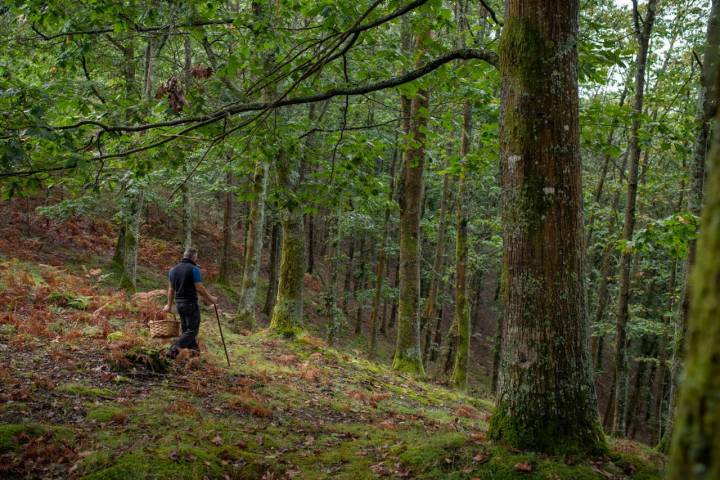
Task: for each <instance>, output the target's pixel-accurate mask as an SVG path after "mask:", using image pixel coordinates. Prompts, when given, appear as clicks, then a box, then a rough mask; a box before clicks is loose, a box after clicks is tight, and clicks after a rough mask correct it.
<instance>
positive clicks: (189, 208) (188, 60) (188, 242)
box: [148, 36, 193, 250]
mask: <svg viewBox="0 0 720 480" xmlns="http://www.w3.org/2000/svg"><path fill="white" fill-rule="evenodd" d="M184 52H185V65H184V69H183V72H184V82H183V83H184V87H185V91H186V92H187V91H188V90H190V83H191V81H192V74H191V70H192V42H191V40H190V36H186V37H185V39H184ZM151 95H152V94H151V91H148V97H150V96H151ZM188 174H189V172H188V163H187V161H186V162H185V163H184V164H183V184H182V188H181V190H182V206H183V233H184V239H183V247H184V248H185V249H186V250H187V249H188V248H190V247H192V245H193V237H192V226H193V221H192V220H193V218H192V217H193V215H192V212H193V199H192V192H191V191H190V186H191V182H190V179H189V178H187V176H188Z"/></svg>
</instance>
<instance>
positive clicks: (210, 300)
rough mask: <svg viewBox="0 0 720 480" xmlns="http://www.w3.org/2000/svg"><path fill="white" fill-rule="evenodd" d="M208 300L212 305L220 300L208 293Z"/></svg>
mask: <svg viewBox="0 0 720 480" xmlns="http://www.w3.org/2000/svg"><path fill="white" fill-rule="evenodd" d="M207 300H208V302H210V303H211V304H212V305H217V302H218V298H217V297H214V296H212V295H208V298H207Z"/></svg>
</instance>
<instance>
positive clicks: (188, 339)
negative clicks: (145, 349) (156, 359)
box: [170, 301, 200, 357]
mask: <svg viewBox="0 0 720 480" xmlns="http://www.w3.org/2000/svg"><path fill="white" fill-rule="evenodd" d="M175 305H176V306H177V311H178V315H180V329H181V330H182V334H181V335H180V336H179V337H178V339H177V340H176V341H175V343H174V344H173V346H172V347H170V355H171V356H173V357H175V356H176V355H177V354H178V353H179V351H180V349H181V348H189V349H192V350H199V349H200V348H199V346H198V343H197V336H198V332H199V331H200V306H199V305H198V302H197V301H189V302H176V303H175Z"/></svg>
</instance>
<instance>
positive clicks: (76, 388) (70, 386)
mask: <svg viewBox="0 0 720 480" xmlns="http://www.w3.org/2000/svg"><path fill="white" fill-rule="evenodd" d="M56 390H57V391H58V392H63V393H67V394H70V395H77V396H80V397H88V398H114V397H115V392H113V391H112V390H109V389H107V388H100V387H93V386H90V385H83V384H80V383H66V384H65V385H60V386H59V387H58V388H57V389H56Z"/></svg>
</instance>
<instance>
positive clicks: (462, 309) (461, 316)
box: [436, 100, 472, 390]
mask: <svg viewBox="0 0 720 480" xmlns="http://www.w3.org/2000/svg"><path fill="white" fill-rule="evenodd" d="M471 121H472V105H471V104H470V101H469V100H465V105H464V108H463V129H462V146H461V148H460V156H461V158H463V160H464V159H465V158H466V157H467V155H468V153H470V129H471V125H472V124H471ZM467 172H468V170H467V167H466V165H465V163H464V162H463V167H462V172H461V173H460V178H459V179H458V193H457V202H456V206H455V211H456V215H457V220H456V221H457V223H456V228H455V229H456V236H455V320H454V323H455V324H456V325H457V349H456V351H455V364H454V367H453V373H452V378H451V380H450V381H451V383H452V385H453V386H454V387H455V388H457V389H460V390H466V389H467V369H468V360H469V358H470V308H469V306H468V301H467V284H466V277H467V256H468V252H467V223H468V217H467V211H466V209H465V201H466V198H465V182H466V180H467V179H466V176H467ZM438 242H439V240H438ZM436 253H437V252H436Z"/></svg>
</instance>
